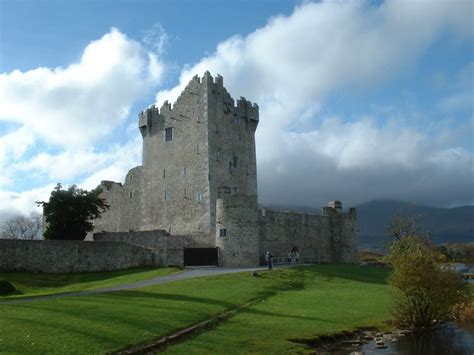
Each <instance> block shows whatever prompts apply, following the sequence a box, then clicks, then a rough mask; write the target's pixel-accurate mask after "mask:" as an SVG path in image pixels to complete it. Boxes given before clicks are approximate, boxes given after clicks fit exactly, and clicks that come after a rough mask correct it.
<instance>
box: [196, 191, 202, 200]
mask: <svg viewBox="0 0 474 355" xmlns="http://www.w3.org/2000/svg"><path fill="white" fill-rule="evenodd" d="M202 201H203V197H202V192H198V193H197V202H199V203H202Z"/></svg>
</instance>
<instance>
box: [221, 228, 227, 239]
mask: <svg viewBox="0 0 474 355" xmlns="http://www.w3.org/2000/svg"><path fill="white" fill-rule="evenodd" d="M225 236H227V229H225V228H221V229H219V237H225Z"/></svg>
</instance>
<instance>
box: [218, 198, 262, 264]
mask: <svg viewBox="0 0 474 355" xmlns="http://www.w3.org/2000/svg"><path fill="white" fill-rule="evenodd" d="M224 231H225V233H224ZM216 246H217V247H218V248H219V265H220V266H225V267H229V266H230V267H235V266H258V265H259V258H258V239H257V197H256V196H255V195H254V196H247V195H244V194H239V193H237V194H233V195H230V194H229V195H222V196H220V197H219V199H218V200H217V210H216Z"/></svg>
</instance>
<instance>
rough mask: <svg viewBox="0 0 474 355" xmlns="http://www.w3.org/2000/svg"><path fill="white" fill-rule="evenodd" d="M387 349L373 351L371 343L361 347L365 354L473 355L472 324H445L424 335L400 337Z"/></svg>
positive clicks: (473, 328)
mask: <svg viewBox="0 0 474 355" xmlns="http://www.w3.org/2000/svg"><path fill="white" fill-rule="evenodd" d="M387 345H388V348H387V349H380V350H379V349H375V343H374V342H373V341H371V342H370V343H368V344H365V345H363V346H362V348H361V351H363V352H364V353H365V354H403V355H423V354H427V355H445V354H450V355H451V354H452V355H472V354H474V323H473V322H470V323H462V324H459V325H458V326H456V325H454V324H452V323H446V324H444V325H442V326H440V327H439V328H437V329H435V330H433V331H431V332H426V333H413V334H407V335H405V336H402V337H400V338H399V339H398V341H396V342H393V343H390V344H387Z"/></svg>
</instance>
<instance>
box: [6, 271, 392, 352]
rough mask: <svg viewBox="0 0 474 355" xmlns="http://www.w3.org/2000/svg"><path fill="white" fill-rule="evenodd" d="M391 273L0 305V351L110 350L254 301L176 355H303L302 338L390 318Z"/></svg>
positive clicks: (239, 280) (209, 284)
mask: <svg viewBox="0 0 474 355" xmlns="http://www.w3.org/2000/svg"><path fill="white" fill-rule="evenodd" d="M385 277H386V271H385V270H383V269H378V268H377V269H375V268H374V269H373V268H360V267H357V266H348V265H320V266H314V267H299V268H292V269H285V270H278V271H270V272H263V273H262V274H261V276H259V277H252V276H251V275H250V273H241V274H232V275H220V276H213V277H201V278H195V279H188V280H182V281H176V282H172V283H168V284H163V285H159V286H158V285H157V286H150V287H147V288H143V289H139V290H130V291H120V292H114V293H109V294H100V295H92V296H87V297H70V298H63V299H58V300H54V301H52V300H51V301H50V300H48V301H41V302H33V303H25V304H17V305H2V306H0V312H1V313H0V314H2V317H1V318H0V349H2V351H5V352H6V353H8V352H14V353H35V354H41V353H48V354H51V353H107V352H110V351H115V350H118V349H124V348H127V347H129V346H132V345H136V344H140V343H146V342H148V341H150V340H151V339H156V338H157V337H160V336H164V335H167V334H171V333H173V332H175V331H177V330H179V329H183V328H185V327H188V326H190V325H192V324H195V323H197V322H200V321H203V320H205V319H208V318H210V317H212V316H215V315H216V314H218V313H220V312H224V311H226V310H229V309H233V308H236V307H238V306H239V305H242V304H244V303H247V302H249V301H251V300H257V301H258V302H257V304H256V305H254V306H249V307H244V308H240V309H239V311H238V312H237V313H236V314H235V315H234V316H233V317H231V318H229V319H227V320H226V321H225V322H223V323H221V324H220V325H218V326H217V327H216V328H213V329H210V330H209V331H207V332H204V333H202V334H200V335H198V336H196V337H194V338H190V339H187V340H186V341H184V342H182V343H180V344H177V345H176V346H172V347H169V348H167V349H166V350H167V351H168V352H171V353H183V352H191V353H203V352H209V353H229V352H230V353H247V352H273V353H282V352H283V353H284V352H294V351H295V352H297V351H304V350H307V348H306V346H305V344H302V343H301V342H300V341H301V340H304V339H311V338H314V337H317V336H319V335H327V334H333V333H336V332H340V331H343V330H353V329H355V328H359V327H380V326H383V321H384V320H385V319H386V318H387V317H388V307H389V292H388V286H387V285H386V284H385V281H384V280H385ZM291 340H298V342H296V341H291Z"/></svg>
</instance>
